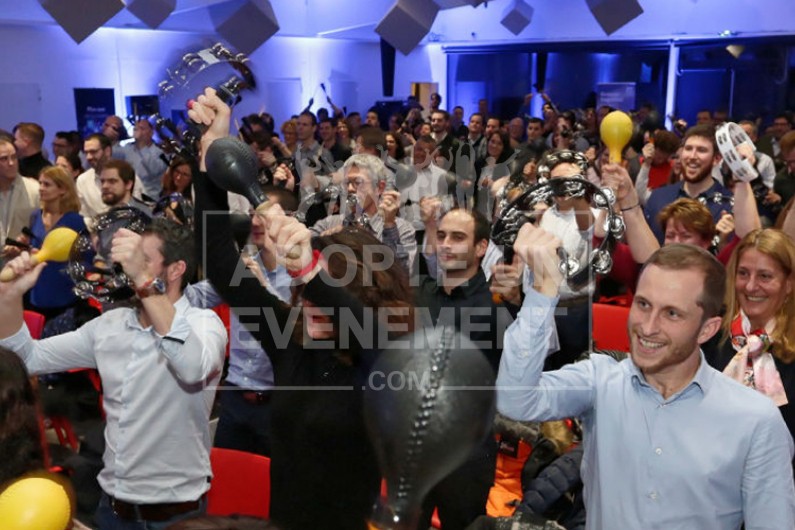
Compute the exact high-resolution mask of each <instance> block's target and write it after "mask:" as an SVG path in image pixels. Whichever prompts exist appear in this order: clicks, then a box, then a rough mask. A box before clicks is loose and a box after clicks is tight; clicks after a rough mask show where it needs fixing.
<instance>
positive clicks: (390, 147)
mask: <svg viewBox="0 0 795 530" xmlns="http://www.w3.org/2000/svg"><path fill="white" fill-rule="evenodd" d="M384 137H385V138H386V153H387V156H388V157H389V158H388V159H387V165H388V164H389V162H393V163H400V164H405V163H406V150H405V149H404V148H403V142H402V141H401V139H400V136H399V135H398V134H397V133H394V132H392V131H388V132H386V133H385V134H384Z"/></svg>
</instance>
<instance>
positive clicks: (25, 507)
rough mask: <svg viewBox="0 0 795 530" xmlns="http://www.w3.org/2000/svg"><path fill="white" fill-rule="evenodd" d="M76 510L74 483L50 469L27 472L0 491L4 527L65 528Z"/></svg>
mask: <svg viewBox="0 0 795 530" xmlns="http://www.w3.org/2000/svg"><path fill="white" fill-rule="evenodd" d="M73 511H74V493H73V491H72V487H71V485H70V484H69V482H68V481H67V480H66V479H65V478H63V477H60V476H58V475H53V474H51V473H46V472H39V473H32V474H28V475H25V476H24V477H22V478H20V479H18V480H16V481H14V482H12V483H10V484H9V485H8V486H7V487H6V488H5V489H4V490H3V491H2V493H0V528H3V530H28V529H32V528H35V529H36V530H64V529H66V528H69V527H70V524H71V522H72V513H73Z"/></svg>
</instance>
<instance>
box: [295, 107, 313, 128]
mask: <svg viewBox="0 0 795 530" xmlns="http://www.w3.org/2000/svg"><path fill="white" fill-rule="evenodd" d="M298 116H307V117H308V118H309V119H311V120H312V125H313V126H316V125H317V116H315V115H314V113H312V112H310V111H308V110H305V111H303V112H302V113H301V114H299V115H298Z"/></svg>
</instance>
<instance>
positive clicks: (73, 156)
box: [58, 151, 83, 173]
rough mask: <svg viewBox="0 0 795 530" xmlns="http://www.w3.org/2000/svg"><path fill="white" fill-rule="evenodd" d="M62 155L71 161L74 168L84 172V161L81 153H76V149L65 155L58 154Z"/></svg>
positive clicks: (70, 163)
mask: <svg viewBox="0 0 795 530" xmlns="http://www.w3.org/2000/svg"><path fill="white" fill-rule="evenodd" d="M58 156H62V157H64V158H65V159H66V161H67V162H69V165H70V166H72V169H73V170H75V171H79V172H80V173H82V172H83V161H82V160H80V155H78V154H77V153H75V152H74V151H70V152H68V153H66V154H65V155H58Z"/></svg>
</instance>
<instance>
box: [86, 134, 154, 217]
mask: <svg viewBox="0 0 795 530" xmlns="http://www.w3.org/2000/svg"><path fill="white" fill-rule="evenodd" d="M83 151H85V154H86V160H87V162H88V165H89V166H90V167H89V168H88V170H87V171H85V172H83V173H81V174H80V176H78V177H77V181H76V182H75V185H76V186H77V196H78V198H79V199H80V215H82V216H83V218H84V220H85V223H86V226H91V223H92V219H93V218H94V217H96V216H97V215H99V214H101V213H105V212H106V211H108V209H109V207H108V205H106V204H105V203H104V202H103V201H102V191H101V188H102V184H101V182H100V175H101V174H102V170H103V169H104V167H105V164H106V163H107V162H108V161H110V160H111V158H113V147H112V146H111V140H110V138H108V137H107V136H104V135H102V134H92V135H91V136H89V137H88V138H86V140H85V142H84V144H83ZM142 190H143V184H142V183H141V179H139V178H138V176H137V175H136V177H135V186H134V187H133V189H132V193H133V195H134V196H135V197H136V198H138V199H140V198H141V191H142Z"/></svg>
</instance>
